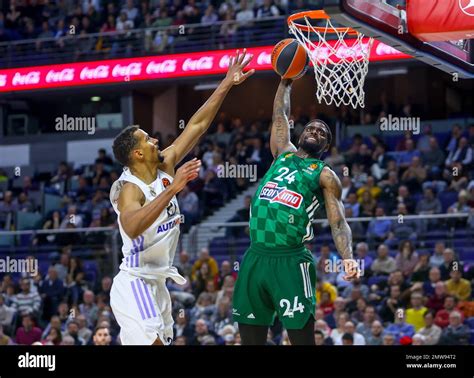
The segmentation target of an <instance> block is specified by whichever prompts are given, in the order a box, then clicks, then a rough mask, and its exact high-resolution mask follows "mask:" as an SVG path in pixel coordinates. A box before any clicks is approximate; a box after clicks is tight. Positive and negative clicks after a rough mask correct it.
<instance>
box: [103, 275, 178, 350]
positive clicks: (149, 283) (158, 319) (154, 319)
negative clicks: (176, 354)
mask: <svg viewBox="0 0 474 378" xmlns="http://www.w3.org/2000/svg"><path fill="white" fill-rule="evenodd" d="M110 306H111V307H112V311H113V313H114V316H115V319H116V320H117V322H118V324H119V325H120V340H121V342H122V345H151V344H153V343H154V342H155V341H156V339H157V338H158V337H159V338H160V340H161V341H162V343H163V344H165V345H168V344H170V343H171V340H172V339H173V323H174V321H173V316H172V314H171V308H172V307H171V306H172V305H171V298H170V294H169V292H168V289H167V288H166V283H165V279H164V278H162V279H156V280H146V279H143V278H139V277H136V276H132V275H131V274H129V273H127V272H124V271H122V270H121V271H120V272H119V273H118V274H117V275H116V276H115V278H114V282H113V284H112V289H111V291H110Z"/></svg>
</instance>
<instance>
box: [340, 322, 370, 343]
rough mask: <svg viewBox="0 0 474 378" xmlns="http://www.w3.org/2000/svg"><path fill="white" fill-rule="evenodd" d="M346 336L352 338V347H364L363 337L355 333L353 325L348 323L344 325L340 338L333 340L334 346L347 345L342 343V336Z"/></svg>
mask: <svg viewBox="0 0 474 378" xmlns="http://www.w3.org/2000/svg"><path fill="white" fill-rule="evenodd" d="M347 334H349V335H350V336H352V338H353V340H352V341H353V345H365V339H364V336H362V335H361V334H360V333H357V332H356V331H355V327H354V323H352V322H350V321H349V322H346V323H345V324H344V333H343V334H342V335H341V337H340V338H337V339H336V340H335V342H334V345H348V344H344V343H343V337H344V335H347ZM351 345H352V344H351Z"/></svg>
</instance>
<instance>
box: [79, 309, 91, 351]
mask: <svg viewBox="0 0 474 378" xmlns="http://www.w3.org/2000/svg"><path fill="white" fill-rule="evenodd" d="M76 320H77V325H78V327H79V330H78V333H77V334H78V336H79V337H80V338H81V339H83V340H84V342H85V343H86V344H89V340H90V339H91V337H92V331H91V330H90V329H89V328H88V321H87V319H86V317H85V316H84V315H83V314H81V315H79V316H77V317H76Z"/></svg>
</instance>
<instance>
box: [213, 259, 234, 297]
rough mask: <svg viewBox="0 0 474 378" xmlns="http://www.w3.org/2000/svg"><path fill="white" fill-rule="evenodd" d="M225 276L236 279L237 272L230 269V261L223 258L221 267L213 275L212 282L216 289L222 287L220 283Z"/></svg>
mask: <svg viewBox="0 0 474 378" xmlns="http://www.w3.org/2000/svg"><path fill="white" fill-rule="evenodd" d="M227 276H232V277H234V280H236V279H237V273H236V272H235V271H233V270H232V265H231V263H230V261H227V260H224V261H222V263H221V269H220V271H219V273H218V274H216V276H215V277H214V284H215V286H216V288H217V289H218V290H220V289H221V288H222V285H223V283H224V279H225V278H226V277H227Z"/></svg>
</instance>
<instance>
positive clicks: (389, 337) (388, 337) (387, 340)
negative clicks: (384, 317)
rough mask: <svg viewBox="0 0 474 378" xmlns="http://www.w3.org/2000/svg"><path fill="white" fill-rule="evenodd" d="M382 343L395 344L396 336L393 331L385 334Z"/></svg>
mask: <svg viewBox="0 0 474 378" xmlns="http://www.w3.org/2000/svg"><path fill="white" fill-rule="evenodd" d="M382 345H395V336H394V335H393V334H391V333H386V334H384V335H383V339H382Z"/></svg>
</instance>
